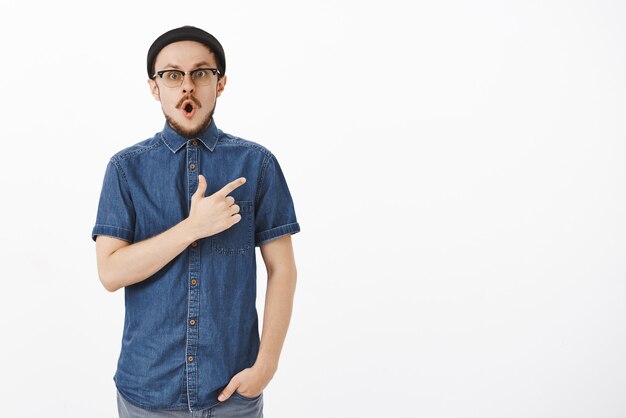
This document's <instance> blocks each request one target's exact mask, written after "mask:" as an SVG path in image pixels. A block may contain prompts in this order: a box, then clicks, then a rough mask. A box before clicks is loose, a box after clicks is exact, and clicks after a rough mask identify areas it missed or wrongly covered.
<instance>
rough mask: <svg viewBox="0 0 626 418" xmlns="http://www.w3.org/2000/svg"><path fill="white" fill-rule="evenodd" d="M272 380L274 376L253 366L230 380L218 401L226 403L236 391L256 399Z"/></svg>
mask: <svg viewBox="0 0 626 418" xmlns="http://www.w3.org/2000/svg"><path fill="white" fill-rule="evenodd" d="M270 380H272V376H271V375H269V374H268V373H265V372H263V371H262V370H261V369H260V368H258V367H255V366H252V367H250V368H247V369H243V370H242V371H240V372H239V373H237V374H236V375H234V376H233V378H232V379H230V382H229V383H228V385H226V387H225V388H224V390H222V393H220V395H219V396H218V397H217V400H218V401H220V402H224V401H225V400H227V399H228V398H230V397H231V396H232V394H233V393H234V392H235V391H237V392H239V393H240V394H242V395H243V396H246V397H248V398H255V397H257V396H259V395H260V394H261V392H263V389H265V387H266V386H267V385H268V384H269V382H270Z"/></svg>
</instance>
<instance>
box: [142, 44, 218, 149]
mask: <svg viewBox="0 0 626 418" xmlns="http://www.w3.org/2000/svg"><path fill="white" fill-rule="evenodd" d="M198 68H217V62H216V60H215V55H214V54H213V53H212V52H211V50H210V49H209V48H207V47H206V46H204V45H203V44H201V43H199V42H195V41H180V42H174V43H171V44H169V45H167V46H165V48H163V49H162V50H161V51H160V52H159V54H158V55H157V57H156V60H155V63H154V70H155V73H156V72H157V71H161V70H181V71H193V70H195V69H198ZM148 83H149V84H150V91H151V92H152V96H154V98H155V99H156V100H158V101H159V102H161V109H162V110H163V114H164V115H165V119H166V120H167V122H168V123H169V124H170V125H171V126H172V128H173V129H174V130H175V131H176V132H178V133H179V134H181V135H183V136H185V137H187V138H191V137H194V136H196V135H197V134H198V133H200V132H201V131H203V130H204V129H205V128H206V127H207V126H209V124H210V123H211V118H212V117H213V112H214V111H215V104H216V102H217V98H218V97H219V96H220V95H221V94H222V91H223V90H224V86H225V85H226V76H225V75H224V76H222V78H220V79H219V81H218V78H217V75H215V76H213V75H212V74H210V81H209V84H208V85H205V86H198V85H195V84H194V82H193V81H192V80H191V76H190V74H185V77H184V78H183V83H182V84H181V85H180V86H179V87H167V86H165V85H164V84H163V80H162V79H161V78H160V77H159V76H156V77H155V78H154V79H151V80H148Z"/></svg>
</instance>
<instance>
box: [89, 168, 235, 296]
mask: <svg viewBox="0 0 626 418" xmlns="http://www.w3.org/2000/svg"><path fill="white" fill-rule="evenodd" d="M198 180H199V181H198V189H197V190H196V192H195V193H194V194H193V196H192V197H191V209H190V211H189V216H188V217H187V218H186V219H184V220H182V221H181V222H179V223H178V224H176V225H174V226H173V227H171V228H170V229H168V230H167V231H165V232H161V233H160V234H158V235H155V236H153V237H150V238H148V239H146V240H143V241H140V242H136V243H134V244H130V243H128V242H126V241H123V240H121V239H118V238H112V237H108V236H103V235H99V236H98V237H97V238H96V256H97V260H98V276H99V277H100V281H101V282H102V285H103V286H104V288H105V289H107V290H108V291H110V292H114V291H116V290H117V289H120V288H122V287H124V286H129V285H131V284H135V283H138V282H141V281H143V280H145V279H147V278H148V277H150V276H152V275H153V274H154V273H156V272H157V271H159V270H160V269H162V268H163V267H164V266H165V265H166V264H167V263H169V262H170V261H172V260H173V259H174V257H176V256H177V255H178V254H180V253H181V252H182V251H183V250H184V249H185V248H187V246H188V245H189V244H191V243H192V242H193V241H195V240H198V239H200V238H204V237H209V236H211V235H215V234H217V233H219V232H222V231H224V230H225V229H228V228H230V227H231V226H233V225H234V224H236V223H237V222H239V221H240V220H241V215H239V209H240V208H239V206H237V205H235V204H234V203H235V199H234V198H233V197H232V196H228V194H229V193H231V192H232V191H233V190H235V189H236V188H237V187H239V186H241V185H242V184H244V183H245V179H244V178H243V177H240V178H238V179H237V180H234V181H232V182H230V183H228V184H227V185H225V186H224V187H222V188H221V189H220V190H218V191H217V192H215V193H214V194H212V195H211V196H208V197H205V196H204V192H205V191H206V188H207V184H206V180H205V178H204V176H202V175H200V176H198Z"/></svg>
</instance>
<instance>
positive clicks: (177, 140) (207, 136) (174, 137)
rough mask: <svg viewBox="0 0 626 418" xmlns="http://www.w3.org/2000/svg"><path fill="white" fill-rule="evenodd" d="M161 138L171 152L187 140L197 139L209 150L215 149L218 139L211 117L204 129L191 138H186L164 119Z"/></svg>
mask: <svg viewBox="0 0 626 418" xmlns="http://www.w3.org/2000/svg"><path fill="white" fill-rule="evenodd" d="M161 139H162V140H163V142H164V143H165V145H167V147H168V148H169V149H170V151H172V152H173V153H176V152H177V151H178V150H179V149H181V148H182V147H184V146H185V144H186V143H187V142H188V141H192V140H194V139H197V140H198V141H200V143H202V145H204V147H205V148H207V149H208V150H210V151H213V150H215V145H217V140H218V139H219V130H218V129H217V126H216V125H215V120H214V119H213V118H211V123H210V124H209V126H207V127H206V129H205V130H203V131H202V132H200V133H199V134H198V135H196V136H195V137H193V138H187V137H184V136H182V135H181V134H179V133H178V132H176V131H175V130H174V129H173V128H172V127H171V126H170V124H169V123H167V121H165V127H163V130H162V131H161Z"/></svg>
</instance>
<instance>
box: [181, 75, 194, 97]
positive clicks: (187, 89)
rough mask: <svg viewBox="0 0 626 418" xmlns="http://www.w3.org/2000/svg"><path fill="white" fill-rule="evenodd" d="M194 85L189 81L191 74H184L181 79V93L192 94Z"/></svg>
mask: <svg viewBox="0 0 626 418" xmlns="http://www.w3.org/2000/svg"><path fill="white" fill-rule="evenodd" d="M194 87H195V84H193V81H192V80H191V74H185V76H184V77H183V93H193V90H194Z"/></svg>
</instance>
